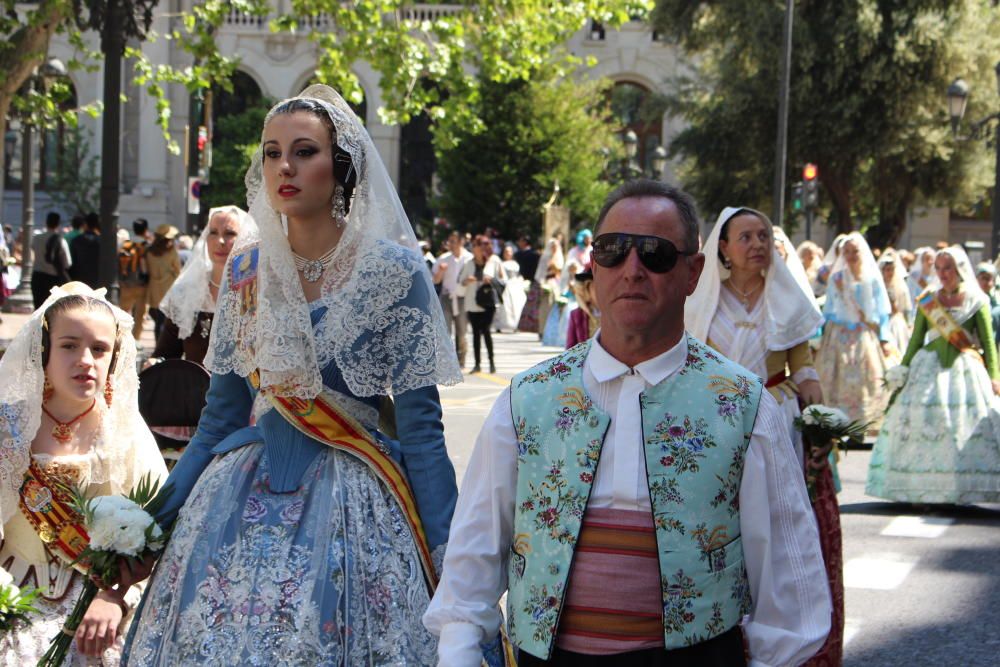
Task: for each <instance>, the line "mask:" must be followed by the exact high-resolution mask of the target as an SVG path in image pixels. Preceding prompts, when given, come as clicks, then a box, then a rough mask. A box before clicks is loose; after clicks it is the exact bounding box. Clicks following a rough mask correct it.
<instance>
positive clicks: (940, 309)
mask: <svg viewBox="0 0 1000 667" xmlns="http://www.w3.org/2000/svg"><path fill="white" fill-rule="evenodd" d="M917 306H918V307H919V308H920V310H921V311H923V313H924V317H926V318H927V321H928V322H929V323H930V325H931V326H932V327H934V329H935V330H936V331H937V332H938V334H939V335H940V336H941V337H942V338H944V339H945V340H946V341H948V342H949V343H951V344H952V345H953V346H955V348H957V349H958V351H959V352H970V351H971V352H973V353H974V354H975V356H979V353H978V352H977V351H976V349H975V347H974V343H973V341H972V337H971V336H969V333H968V332H967V331H966V330H965V329H963V328H962V326H961V325H960V324H959V323H958V322H956V321H955V320H954V318H952V316H951V313H949V312H948V309H947V308H945V307H944V304H942V303H941V301H939V300H938V297H937V292H935V291H933V290H929V291H927V292H924V293H923V294H921V295H920V296H919V297H917ZM980 360H982V358H981V357H980Z"/></svg>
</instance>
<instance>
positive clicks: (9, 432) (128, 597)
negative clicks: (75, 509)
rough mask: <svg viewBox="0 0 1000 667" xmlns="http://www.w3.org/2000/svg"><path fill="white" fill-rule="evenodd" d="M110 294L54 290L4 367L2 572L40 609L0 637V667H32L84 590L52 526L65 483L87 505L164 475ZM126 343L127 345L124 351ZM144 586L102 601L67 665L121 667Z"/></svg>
mask: <svg viewBox="0 0 1000 667" xmlns="http://www.w3.org/2000/svg"><path fill="white" fill-rule="evenodd" d="M103 293H104V290H100V292H94V291H92V290H91V289H90V288H89V287H87V286H86V285H84V284H83V283H68V284H66V285H64V286H63V287H62V288H58V287H57V288H54V289H53V291H52V296H50V297H49V298H48V299H47V300H46V301H45V303H44V304H43V305H42V306H41V308H39V309H38V310H37V311H35V313H34V314H33V315H32V316H31V319H29V320H28V322H27V323H26V324H25V325H24V327H23V328H22V329H21V330H20V331H19V332H18V334H17V336H16V337H15V339H14V341H13V343H12V344H11V346H10V348H9V349H8V350H7V352H6V354H5V355H4V357H3V359H2V360H0V514H2V519H3V521H2V526H3V527H2V537H3V542H2V546H0V566H2V567H3V568H4V569H6V570H7V571H8V572H9V573H10V574H11V575H12V577H13V578H14V582H15V583H16V584H18V585H19V586H22V587H25V586H27V587H34V588H38V589H40V591H41V594H42V597H41V598H40V599H39V600H38V602H36V605H35V606H36V607H38V608H39V609H40V610H41V612H42V613H41V614H40V615H38V616H35V615H32V616H31V618H30V624H25V623H21V624H20V625H19V626H18V627H16V628H14V629H13V630H11V631H10V632H8V633H6V634H3V635H0V663H2V664H4V665H33V664H35V662H37V660H38V659H39V658H40V657H41V656H42V655H43V654H44V653H45V651H46V650H47V649H48V647H49V644H50V643H51V642H52V640H53V639H54V638H55V637H56V636H57V635H58V634H59V632H60V630H61V628H62V625H63V622H64V621H65V619H66V617H67V616H68V615H69V613H70V611H71V610H72V608H73V606H74V604H75V603H76V600H77V598H78V597H79V595H80V591H81V589H82V587H83V575H82V574H81V573H80V572H78V571H77V570H76V569H74V568H73V567H71V566H70V565H69V563H70V561H71V560H72V558H71V555H72V554H70V553H67V552H66V551H64V550H63V549H62V548H61V546H60V544H62V543H64V542H65V539H63V538H64V537H65V535H66V533H64V532H63V530H70V531H72V527H71V526H69V527H68V526H67V525H66V524H65V523H62V524H57V525H54V524H53V523H50V522H48V521H47V520H46V519H45V517H46V516H53V515H54V513H53V512H52V504H51V503H52V501H53V498H54V500H55V502H57V503H58V502H60V501H61V499H65V496H64V495H63V494H62V493H61V492H60V490H59V487H58V485H59V484H70V485H73V486H75V487H78V488H81V489H83V490H84V493H85V495H87V496H89V497H94V496H101V495H110V494H123V493H127V492H128V491H130V490H131V489H132V487H133V486H135V484H136V483H137V482H138V480H139V479H141V478H142V476H143V475H145V474H147V473H150V474H151V475H152V477H153V478H154V479H158V480H159V479H161V478H165V477H166V473H167V471H166V467H165V466H164V463H163V458H162V457H161V456H160V453H159V450H158V449H157V448H156V443H155V442H154V441H153V436H152V434H150V432H149V429H148V428H146V425H145V424H144V423H143V421H142V418H141V417H140V416H139V411H138V405H137V391H138V381H137V379H136V371H135V345H134V344H133V343H132V337H131V334H130V332H131V329H132V318H131V317H130V316H129V315H126V314H125V313H124V312H123V311H121V310H119V309H117V308H115V307H114V306H112V305H111V304H109V303H108V302H107V301H106V300H105V299H104V296H103ZM123 339H124V343H123ZM139 594H140V591H139V589H138V588H137V587H133V588H131V589H129V590H124V589H122V590H114V589H112V590H108V591H102V592H100V593H98V595H97V598H96V599H95V600H94V601H93V602H92V603H91V605H90V608H89V609H88V610H87V612H86V615H85V616H84V620H83V623H82V624H81V626H80V628H79V630H78V631H77V633H76V641H75V642H73V645H72V646H71V648H70V652H69V654H68V655H67V659H66V662H65V663H64V664H67V665H117V664H118V662H119V657H120V652H121V647H122V639H123V636H124V632H125V629H126V628H127V626H128V623H129V621H130V620H131V617H132V610H133V608H134V607H135V605H136V604H137V603H138V601H139Z"/></svg>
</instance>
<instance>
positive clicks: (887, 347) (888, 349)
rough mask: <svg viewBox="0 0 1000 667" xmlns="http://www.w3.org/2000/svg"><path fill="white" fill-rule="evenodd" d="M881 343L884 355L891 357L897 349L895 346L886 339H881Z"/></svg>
mask: <svg viewBox="0 0 1000 667" xmlns="http://www.w3.org/2000/svg"><path fill="white" fill-rule="evenodd" d="M879 345H881V347H882V356H883V357H891V356H892V353H893V352H894V351H895V350H894V348H893V346H892V345H891V344H890V343H889V341H885V340H882V341H879Z"/></svg>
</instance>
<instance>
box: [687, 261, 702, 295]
mask: <svg viewBox="0 0 1000 667" xmlns="http://www.w3.org/2000/svg"><path fill="white" fill-rule="evenodd" d="M686 259H687V262H688V284H687V295H688V296H691V295H692V294H694V290H695V288H697V287H698V279H699V278H701V272H702V271H704V270H705V254H704V253H700V252H699V253H698V254H696V255H691V256H690V257H688V258H686Z"/></svg>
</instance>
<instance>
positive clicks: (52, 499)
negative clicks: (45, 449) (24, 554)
mask: <svg viewBox="0 0 1000 667" xmlns="http://www.w3.org/2000/svg"><path fill="white" fill-rule="evenodd" d="M18 505H19V506H20V508H21V513H22V514H24V517H25V518H26V519H27V520H28V523H30V524H31V527H32V528H34V529H35V532H36V533H37V534H38V539H40V540H41V541H42V543H43V544H44V545H45V546H46V548H48V549H49V550H51V551H55V552H56V553H58V554H59V555H60V556H62V557H63V558H65V559H66V562H68V563H72V562H73V561H75V560H76V559H77V558H78V557H79V555H80V553H81V552H82V551H83V550H84V549H85V548H86V547H87V545H88V544H90V535H88V534H87V530H86V528H84V525H83V517H82V516H80V514H79V513H78V512H77V511H76V510H75V509H73V501H72V498H71V497H70V495H69V493H67V492H66V490H65V489H64V488H63V487H62V485H60V484H59V483H57V482H56V481H54V480H52V479H50V478H49V476H48V475H46V474H45V473H44V472H43V471H42V470H41V469H40V468H39V467H38V466H37V465H36V464H35V462H34V461H32V462H31V463H30V464H29V465H28V469H27V470H26V471H25V472H24V481H23V482H22V483H21V489H20V501H19V503H18ZM73 567H74V568H75V569H76V570H78V571H79V572H82V573H84V574H86V572H87V565H86V563H80V562H77V563H74V564H73Z"/></svg>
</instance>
